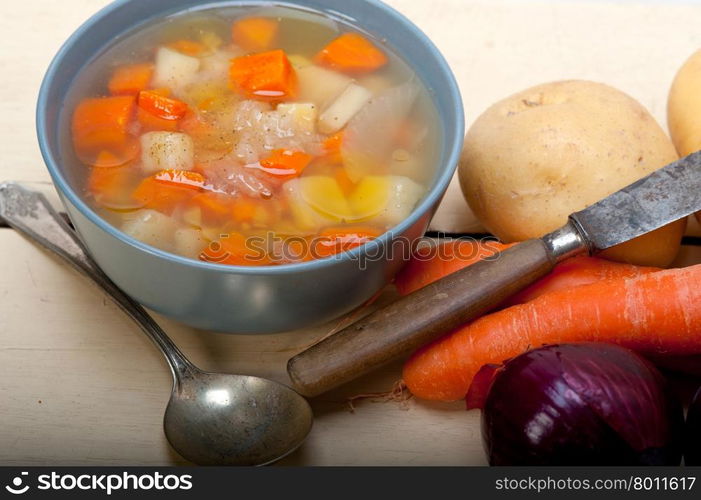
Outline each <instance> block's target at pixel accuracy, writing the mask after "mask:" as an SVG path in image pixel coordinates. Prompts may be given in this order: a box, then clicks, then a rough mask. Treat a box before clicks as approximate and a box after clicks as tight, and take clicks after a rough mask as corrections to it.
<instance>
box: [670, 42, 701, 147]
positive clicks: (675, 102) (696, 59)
mask: <svg viewBox="0 0 701 500" xmlns="http://www.w3.org/2000/svg"><path fill="white" fill-rule="evenodd" d="M667 124H668V125H669V133H670V135H671V136H672V142H674V146H675V147H676V148H677V152H678V153H679V155H680V156H686V155H688V154H691V153H693V152H694V151H698V150H699V149H701V50H699V51H697V52H695V53H694V54H693V55H692V56H691V57H690V58H689V59H687V61H686V62H685V63H684V65H683V66H682V67H681V68H680V69H679V72H678V73H677V76H675V77H674V82H672V88H671V89H670V90H669V100H668V101H667Z"/></svg>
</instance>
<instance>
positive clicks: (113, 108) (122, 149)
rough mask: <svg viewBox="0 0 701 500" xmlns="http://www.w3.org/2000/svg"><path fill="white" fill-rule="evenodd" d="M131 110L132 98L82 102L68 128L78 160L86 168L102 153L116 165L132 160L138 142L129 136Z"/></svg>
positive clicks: (90, 99)
mask: <svg viewBox="0 0 701 500" xmlns="http://www.w3.org/2000/svg"><path fill="white" fill-rule="evenodd" d="M134 109H135V99H134V97H133V96H114V97H97V98H88V99H83V100H82V101H81V102H80V103H79V104H78V106H77V107H76V109H75V112H74V113H73V121H72V124H71V129H72V133H73V147H74V149H75V152H76V155H77V156H78V158H79V159H80V160H81V161H82V162H84V163H86V164H88V165H94V164H95V163H96V161H97V158H98V156H99V155H100V154H103V153H104V152H109V153H111V154H112V155H113V158H114V159H113V161H114V162H115V164H117V165H121V164H124V163H126V162H128V161H129V160H131V159H133V158H134V157H135V156H136V155H137V154H138V152H139V144H138V140H137V139H136V137H134V136H133V135H131V134H130V133H129V125H130V122H131V120H132V117H133V115H134Z"/></svg>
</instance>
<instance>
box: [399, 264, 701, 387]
mask: <svg viewBox="0 0 701 500" xmlns="http://www.w3.org/2000/svg"><path fill="white" fill-rule="evenodd" d="M699 279H701V265H696V266H692V267H686V268H681V269H670V270H664V271H658V272H654V273H650V274H644V275H642V276H639V277H637V278H630V279H628V278H619V279H609V280H604V281H600V282H597V283H592V284H589V285H582V286H578V287H575V288H568V289H565V290H558V291H555V292H550V293H546V294H544V295H542V296H540V297H538V298H536V299H534V300H532V301H530V302H528V303H526V304H521V305H516V306H513V307H509V308H507V309H503V310H501V311H498V312H495V313H492V314H489V315H487V316H483V317H482V318H480V319H478V320H476V321H474V322H473V323H471V324H469V325H466V326H464V327H462V328H459V329H458V330H455V331H453V332H452V333H450V334H448V335H446V336H445V337H443V338H442V339H439V340H438V341H436V342H434V343H432V344H430V345H428V346H426V347H424V348H422V349H420V350H419V351H417V352H416V353H415V354H414V355H413V356H412V357H411V358H410V359H409V361H407V363H406V364H405V366H404V381H405V382H406V384H407V386H408V387H409V389H410V390H411V391H412V393H414V394H415V395H416V396H417V397H420V398H424V399H439V400H455V399H460V398H463V397H464V396H465V394H466V393H467V390H468V388H469V386H470V383H471V381H472V378H473V376H474V375H475V373H477V371H478V370H479V369H480V367H481V366H482V365H484V364H488V363H500V362H502V361H503V360H505V359H509V358H512V357H514V356H517V355H518V354H520V353H522V352H525V351H527V350H528V349H530V348H533V347H536V346H540V345H544V344H555V343H562V342H588V341H597V342H611V343H614V344H619V345H622V346H624V347H629V348H631V349H635V350H637V351H641V352H643V353H650V354H670V355H677V354H679V355H681V354H686V355H688V354H693V353H700V352H701V337H700V336H699V335H698V334H697V333H698V332H699V331H700V329H701V287H699V286H698V281H699Z"/></svg>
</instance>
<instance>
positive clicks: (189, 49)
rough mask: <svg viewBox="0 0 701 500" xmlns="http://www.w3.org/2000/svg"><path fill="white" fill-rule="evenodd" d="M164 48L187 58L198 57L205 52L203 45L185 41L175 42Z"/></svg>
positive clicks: (205, 48)
mask: <svg viewBox="0 0 701 500" xmlns="http://www.w3.org/2000/svg"><path fill="white" fill-rule="evenodd" d="M166 46H167V47H168V48H171V49H173V50H176V51H178V52H180V53H182V54H185V55H188V56H198V55H200V54H202V53H203V52H204V51H205V50H207V47H205V45H204V44H202V43H200V42H196V41H194V40H187V39H183V40H176V41H174V42H170V43H169V44H167V45H166Z"/></svg>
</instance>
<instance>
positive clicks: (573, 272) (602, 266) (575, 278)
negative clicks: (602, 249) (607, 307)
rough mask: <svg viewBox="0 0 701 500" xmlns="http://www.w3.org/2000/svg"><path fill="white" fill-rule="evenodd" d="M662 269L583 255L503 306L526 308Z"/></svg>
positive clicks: (565, 262) (561, 265) (570, 260)
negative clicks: (561, 293) (548, 297)
mask: <svg viewBox="0 0 701 500" xmlns="http://www.w3.org/2000/svg"><path fill="white" fill-rule="evenodd" d="M661 270H662V269H661V268H659V267H645V266H634V265H633V264H624V263H622V262H614V261H612V260H606V259H602V258H599V257H587V256H585V255H581V256H578V257H573V258H571V259H568V260H566V261H564V262H561V263H560V264H558V265H557V266H555V269H553V270H552V272H551V273H550V274H548V275H547V276H545V277H543V278H541V279H540V280H538V281H536V282H535V283H533V284H532V285H531V286H529V287H527V288H526V289H524V290H521V291H520V292H519V293H517V294H516V295H514V296H513V297H511V298H510V299H508V300H507V301H506V302H505V303H504V304H503V306H510V305H514V304H524V303H526V302H529V301H531V300H533V299H535V298H537V297H540V296H541V295H544V294H546V293H549V292H554V291H557V290H565V289H567V288H574V287H576V286H581V285H589V284H591V283H596V282H598V281H602V280H610V279H619V278H637V277H638V276H642V275H643V274H650V273H654V272H657V271H661Z"/></svg>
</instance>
